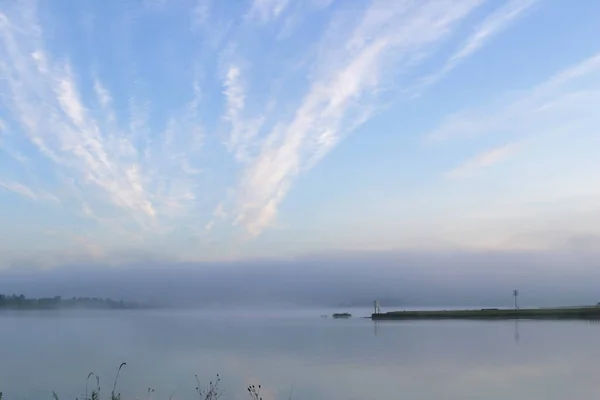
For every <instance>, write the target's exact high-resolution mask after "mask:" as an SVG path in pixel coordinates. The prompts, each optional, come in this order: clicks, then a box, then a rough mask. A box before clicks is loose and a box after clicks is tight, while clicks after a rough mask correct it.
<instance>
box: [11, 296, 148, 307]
mask: <svg viewBox="0 0 600 400" xmlns="http://www.w3.org/2000/svg"><path fill="white" fill-rule="evenodd" d="M57 308H94V309H132V308H144V307H143V306H142V305H140V304H137V303H133V302H124V301H122V300H119V301H115V300H112V299H103V298H98V297H72V298H70V299H63V298H62V297H61V296H54V297H41V298H37V299H34V298H27V297H25V296H24V295H23V294H19V295H16V294H13V295H5V294H1V293H0V309H10V310H21V309H30V310H48V309H57Z"/></svg>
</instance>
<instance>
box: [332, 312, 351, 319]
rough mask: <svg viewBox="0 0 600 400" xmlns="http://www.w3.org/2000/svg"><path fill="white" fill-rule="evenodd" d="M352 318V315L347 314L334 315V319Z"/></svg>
mask: <svg viewBox="0 0 600 400" xmlns="http://www.w3.org/2000/svg"><path fill="white" fill-rule="evenodd" d="M351 317H352V314H350V313H347V312H345V313H336V314H333V318H351Z"/></svg>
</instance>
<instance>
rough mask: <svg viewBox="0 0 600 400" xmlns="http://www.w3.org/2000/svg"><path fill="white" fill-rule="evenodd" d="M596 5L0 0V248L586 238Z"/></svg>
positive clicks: (596, 202) (301, 249)
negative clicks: (41, 0) (39, 0)
mask: <svg viewBox="0 0 600 400" xmlns="http://www.w3.org/2000/svg"><path fill="white" fill-rule="evenodd" d="M599 16H600V3H599V2H596V1H591V0H589V1H586V0H583V1H578V2H566V1H559V0H547V1H542V0H538V1H536V0H508V1H491V0H487V1H485V0H461V1H455V0H448V1H444V0H435V1H426V0H419V1H410V0H407V1H401V0H397V1H390V0H386V1H377V0H374V1H352V2H350V1H340V0H304V1H291V0H246V1H241V0H240V1H216V0H189V1H184V0H182V1H175V0H139V1H134V0H131V1H91V0H88V1H78V2H75V1H71V0H58V1H53V2H38V3H36V2H33V1H5V2H0V221H2V223H1V224H0V267H7V266H8V267H10V266H11V265H15V263H17V262H23V260H27V262H29V263H30V264H36V265H44V266H46V265H48V266H52V265H59V264H61V263H63V264H64V263H68V262H71V261H72V260H81V259H94V260H110V261H111V262H116V263H120V262H124V261H128V260H132V259H137V258H140V259H141V258H143V257H148V256H152V257H161V258H165V259H170V260H185V261H212V260H232V259H246V258H256V257H267V258H285V257H295V256H301V255H305V254H315V253H327V252H340V251H341V252H343V251H347V250H352V251H356V250H364V251H384V250H386V251H387V250H410V251H447V250H461V251H463V250H465V251H479V250H494V251H523V250H525V251H527V250H535V251H546V250H548V251H549V250H555V249H568V250H575V251H588V250H597V249H599V248H600V225H598V223H597V221H598V220H599V218H600V185H598V183H597V182H598V176H599V173H600V157H599V156H598V154H599V150H598V149H599V146H600V131H599V129H600V128H598V127H599V126H600V111H599V110H600V109H599V104H600V41H599V40H598V38H599V37H600V17H599Z"/></svg>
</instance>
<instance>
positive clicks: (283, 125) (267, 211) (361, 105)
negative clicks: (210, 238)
mask: <svg viewBox="0 0 600 400" xmlns="http://www.w3.org/2000/svg"><path fill="white" fill-rule="evenodd" d="M478 5H479V1H467V2H461V3H460V4H458V5H457V4H456V3H455V2H421V3H419V4H412V5H407V4H405V3H395V4H394V5H393V6H390V4H389V3H388V2H374V3H373V5H371V6H370V7H369V8H368V9H367V10H366V11H365V13H364V16H363V17H362V18H361V19H360V20H359V22H358V24H357V25H356V27H355V28H354V29H352V30H351V31H350V32H348V34H347V36H346V39H345V41H344V42H343V43H342V45H336V47H332V48H327V49H325V50H324V52H323V54H324V55H322V56H321V57H322V58H321V57H319V58H318V59H317V60H316V61H315V63H316V68H318V70H320V71H322V72H321V73H320V74H319V76H317V77H316V78H315V79H314V80H313V81H312V82H310V86H309V90H308V92H307V94H306V95H305V96H304V98H303V100H302V102H301V103H300V105H299V106H298V108H297V110H296V112H295V114H294V116H293V118H292V119H291V121H280V122H279V123H277V124H276V125H275V127H274V128H273V129H272V131H271V132H270V133H269V134H268V136H267V137H266V138H265V139H264V141H263V144H262V147H261V151H260V153H259V155H258V156H257V157H256V158H255V159H254V160H253V162H252V163H250V165H249V166H248V167H247V168H246V169H245V170H244V172H243V175H242V181H241V183H240V187H239V188H238V193H239V194H240V197H239V207H238V212H237V222H239V223H242V224H243V225H244V226H246V228H247V229H248V231H249V232H250V233H251V234H252V235H258V234H259V233H260V232H262V230H263V229H265V228H266V227H268V226H269V225H270V224H271V223H272V222H273V221H274V219H275V217H276V214H277V209H278V206H279V204H280V203H281V202H282V201H283V199H284V198H285V196H286V194H287V192H288V190H289V188H290V187H291V185H292V183H293V181H294V179H295V178H296V177H297V176H298V174H299V173H300V172H301V170H303V169H305V168H310V167H311V166H313V165H315V164H316V163H317V162H318V161H319V160H320V159H321V158H322V157H324V156H325V155H326V154H327V153H328V152H329V151H330V150H331V149H332V148H333V147H334V146H335V145H336V144H337V143H338V142H339V141H340V140H341V138H342V137H343V136H344V135H345V134H347V133H348V132H349V131H351V130H352V129H354V128H355V127H357V126H358V125H360V124H361V123H362V122H364V121H365V120H367V119H368V117H369V115H368V114H366V115H365V113H364V110H365V109H366V110H369V109H371V108H372V107H374V106H376V104H377V101H376V97H377V96H376V95H377V91H378V90H379V89H380V84H381V77H382V72H383V70H384V68H386V67H388V68H390V67H392V66H396V67H399V66H402V65H409V64H410V63H411V62H413V61H414V60H415V59H416V58H418V57H419V56H420V54H421V53H422V52H423V51H426V50H427V49H428V48H429V47H430V46H433V45H434V44H436V43H438V42H439V41H442V40H444V39H445V38H446V37H447V35H448V34H449V32H451V30H452V28H453V26H454V25H455V24H456V23H457V22H458V21H460V20H461V19H462V18H464V17H465V16H466V15H468V14H469V12H470V11H471V10H473V9H474V8H475V7H477V6H478Z"/></svg>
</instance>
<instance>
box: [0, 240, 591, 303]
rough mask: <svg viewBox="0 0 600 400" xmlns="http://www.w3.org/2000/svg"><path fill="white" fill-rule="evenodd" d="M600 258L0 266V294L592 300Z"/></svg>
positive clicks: (493, 255) (233, 299) (337, 257)
mask: <svg viewBox="0 0 600 400" xmlns="http://www.w3.org/2000/svg"><path fill="white" fill-rule="evenodd" d="M598 260H600V258H599V257H596V254H595V253H581V252H571V253H570V252H562V253H561V252H540V253H535V252H525V253H507V252H480V253H477V252H470V253H468V252H452V253H448V252H446V253H444V252H432V253H425V252H416V253H415V252H412V253H398V252H387V253H386V252H378V253H372V252H371V253H369V252H355V253H344V254H329V255H319V256H313V257H302V258H297V259H293V260H247V261H238V262H222V263H180V262H170V263H169V262H165V261H164V260H163V261H159V260H155V261H151V260H149V261H146V262H144V263H132V264H124V265H118V266H112V267H109V266H107V265H106V264H102V263H94V262H91V261H82V262H81V263H77V264H72V265H67V266H64V267H60V268H53V269H47V270H46V269H43V270H40V269H39V268H34V267H33V266H32V265H30V266H29V267H28V268H26V267H25V266H22V267H19V268H17V267H14V268H11V269H8V270H4V271H0V293H6V294H12V293H24V294H25V295H26V296H29V297H38V296H39V297H53V296H57V295H60V296H63V298H70V297H72V296H77V297H80V296H81V297H103V298H104V297H110V298H113V299H115V300H130V301H141V302H148V303H152V304H157V305H163V306H172V307H177V308H182V307H198V306H215V307H223V306H228V307H231V306H248V305H254V306H269V307H272V306H275V305H277V306H280V307H305V308H306V307H336V306H359V307H360V306H370V305H371V304H372V302H373V300H375V299H377V300H379V301H380V302H381V303H382V305H384V306H385V305H387V306H390V307H391V306H408V307H410V306H470V305H478V306H494V307H503V306H510V305H511V304H512V297H511V296H512V291H513V289H519V290H520V299H521V302H522V304H523V305H525V306H526V305H530V306H557V305H582V304H596V303H597V302H598V301H600V297H599V295H598V291H597V285H596V283H595V282H597V281H598V280H600V263H599V261H598Z"/></svg>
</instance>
